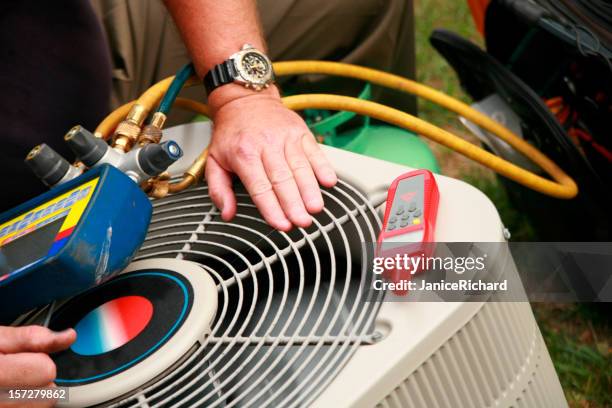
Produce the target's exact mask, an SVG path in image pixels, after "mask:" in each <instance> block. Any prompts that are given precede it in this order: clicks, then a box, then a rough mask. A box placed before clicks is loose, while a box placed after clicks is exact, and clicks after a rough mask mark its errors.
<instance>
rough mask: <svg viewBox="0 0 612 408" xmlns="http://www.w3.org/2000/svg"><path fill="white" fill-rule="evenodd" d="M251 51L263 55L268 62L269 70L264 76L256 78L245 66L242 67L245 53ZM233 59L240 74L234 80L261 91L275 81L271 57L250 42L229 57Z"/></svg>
mask: <svg viewBox="0 0 612 408" xmlns="http://www.w3.org/2000/svg"><path fill="white" fill-rule="evenodd" d="M250 53H256V54H258V55H259V56H261V57H262V58H263V59H264V60H265V61H266V62H267V64H268V72H267V73H266V75H265V76H264V77H263V78H254V77H252V76H251V75H249V74H248V73H247V72H246V71H245V70H244V68H243V67H242V59H243V58H244V56H245V55H247V54H250ZM229 59H230V60H232V62H233V64H234V69H235V70H236V73H237V74H238V75H237V76H236V77H235V78H234V81H235V82H237V83H240V84H242V85H244V86H245V87H246V88H252V89H254V90H256V91H261V90H262V89H264V88H267V87H269V86H270V84H271V83H274V70H273V69H272V61H270V58H268V56H267V55H266V54H264V53H263V52H261V51H259V50H258V49H257V48H255V47H253V46H252V45H250V44H245V45H244V46H243V47H242V49H241V50H240V51H238V52H237V53H234V54H232V55H231V56H230V58H229Z"/></svg>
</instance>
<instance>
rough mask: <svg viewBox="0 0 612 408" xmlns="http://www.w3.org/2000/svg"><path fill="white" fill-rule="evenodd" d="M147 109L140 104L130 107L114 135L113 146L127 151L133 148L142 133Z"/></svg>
mask: <svg viewBox="0 0 612 408" xmlns="http://www.w3.org/2000/svg"><path fill="white" fill-rule="evenodd" d="M147 114H148V111H147V109H146V108H145V107H144V106H142V105H139V104H135V105H134V106H132V109H130V111H129V113H128V114H127V116H126V117H125V119H124V120H123V121H122V122H121V123H119V125H117V129H115V134H114V135H113V147H116V148H119V149H120V150H123V151H124V152H127V151H128V150H130V149H131V148H132V146H133V145H134V143H136V141H137V140H138V136H139V135H140V127H141V126H142V124H143V122H144V121H145V119H146V117H147Z"/></svg>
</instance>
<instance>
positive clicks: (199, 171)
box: [185, 147, 208, 182]
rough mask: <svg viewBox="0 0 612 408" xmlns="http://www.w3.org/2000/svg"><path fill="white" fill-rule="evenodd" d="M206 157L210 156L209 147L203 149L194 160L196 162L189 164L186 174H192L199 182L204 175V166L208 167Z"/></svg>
mask: <svg viewBox="0 0 612 408" xmlns="http://www.w3.org/2000/svg"><path fill="white" fill-rule="evenodd" d="M206 158H208V147H207V148H206V149H204V150H202V153H200V155H199V156H198V157H197V159H195V160H194V162H193V163H192V164H191V166H189V168H188V169H187V171H186V172H185V175H187V174H188V175H190V176H192V177H193V178H194V179H195V181H196V182H197V181H198V180H200V179H201V178H202V177H203V176H204V168H205V167H206Z"/></svg>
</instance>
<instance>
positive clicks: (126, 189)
mask: <svg viewBox="0 0 612 408" xmlns="http://www.w3.org/2000/svg"><path fill="white" fill-rule="evenodd" d="M65 140H66V142H67V143H68V144H69V146H70V147H71V148H72V150H73V151H74V152H75V153H76V155H77V157H78V158H79V160H80V163H79V164H78V165H70V164H69V163H68V161H66V160H65V159H64V158H62V157H61V156H60V155H59V154H58V153H57V152H55V151H54V150H53V149H51V148H50V147H49V146H47V145H44V144H43V145H39V146H36V147H35V148H34V149H32V151H31V152H30V153H29V154H28V156H27V158H26V160H25V161H26V164H27V165H28V166H29V167H30V168H31V169H32V170H33V171H34V173H35V174H36V175H37V176H38V177H39V178H40V179H41V180H42V181H43V182H44V183H45V184H47V185H48V186H50V187H51V190H50V191H48V192H46V193H44V194H42V195H40V196H38V197H36V198H34V199H32V200H30V201H28V202H26V203H24V204H22V205H20V206H18V207H16V208H14V209H12V210H10V211H7V212H5V213H3V214H1V215H0V323H7V322H10V321H11V320H12V319H14V318H15V317H17V316H19V315H20V314H21V313H24V312H26V311H28V310H30V309H32V308H34V307H37V306H42V305H45V304H47V303H49V302H52V301H55V300H58V299H62V298H66V297H68V296H71V295H75V294H77V293H80V292H82V291H84V290H86V289H88V288H91V287H93V286H95V285H97V284H100V283H101V282H103V281H105V280H107V279H108V278H110V277H112V276H114V275H115V274H117V273H118V272H120V271H121V270H122V269H124V268H125V267H126V266H127V264H128V263H129V262H130V260H131V259H132V257H133V256H134V254H135V253H136V251H137V250H138V248H139V247H140V245H141V244H142V241H143V240H144V237H145V235H146V231H147V228H148V226H149V221H150V219H151V212H152V207H151V203H150V202H149V199H148V197H147V195H146V194H145V193H144V192H143V190H142V189H141V186H140V184H141V183H143V182H145V181H146V180H147V179H149V178H151V177H154V176H157V175H158V174H160V173H162V172H163V171H165V170H166V169H167V168H168V166H169V165H170V164H172V163H173V162H175V161H176V160H177V159H179V158H180V157H181V156H182V151H181V149H180V147H179V146H178V145H177V144H176V143H174V142H166V143H162V144H155V143H151V144H144V145H142V146H139V147H137V148H134V149H132V150H130V151H129V152H127V153H124V152H122V151H120V150H119V149H114V148H112V147H111V146H110V145H108V144H107V143H106V142H105V141H104V140H103V139H101V138H97V137H95V136H94V135H93V134H91V133H90V132H88V131H86V130H85V129H83V128H81V127H80V126H77V127H75V128H73V129H71V130H70V132H68V133H67V134H66V136H65ZM85 166H87V167H89V168H90V170H89V171H87V172H83V168H84V167H85Z"/></svg>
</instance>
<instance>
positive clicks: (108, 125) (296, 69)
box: [96, 61, 578, 199]
mask: <svg viewBox="0 0 612 408" xmlns="http://www.w3.org/2000/svg"><path fill="white" fill-rule="evenodd" d="M274 70H275V72H276V74H277V76H283V75H300V74H324V75H335V76H343V77H349V78H354V79H359V80H363V81H367V82H370V83H372V84H376V85H380V86H384V87H388V88H392V89H396V90H399V91H402V92H406V93H410V94H414V95H416V96H419V97H422V98H424V99H427V100H430V101H432V102H434V103H436V104H438V105H440V106H443V107H445V108H447V109H448V110H451V111H453V112H456V113H458V114H460V115H462V116H463V117H465V118H466V119H468V120H470V121H471V122H473V123H475V124H476V125H478V126H480V127H482V128H484V129H486V130H488V131H489V132H491V133H493V134H495V135H496V136H498V137H499V138H500V139H502V140H504V141H506V142H507V143H508V144H510V145H511V146H512V147H514V148H515V149H516V150H517V151H519V152H521V153H522V154H523V155H525V156H526V157H528V158H529V159H530V160H531V161H533V162H534V163H535V164H537V165H538V166H540V168H542V169H543V170H544V171H545V172H546V173H548V174H549V175H550V176H551V177H552V178H553V179H554V180H555V181H551V180H548V179H546V178H543V177H541V176H539V175H537V174H534V173H532V172H530V171H528V170H525V169H523V168H522V167H519V166H517V165H515V164H513V163H510V162H508V161H506V160H504V159H502V158H500V157H499V156H496V155H494V154H491V153H489V152H487V151H485V150H483V149H482V148H480V147H478V146H476V145H473V144H471V143H469V142H466V141H465V140H463V139H461V138H460V137H458V136H455V135H453V134H452V133H449V132H447V131H445V130H442V129H440V128H438V127H437V126H434V125H432V124H430V123H428V122H425V121H423V120H421V119H419V118H416V117H414V116H412V115H409V114H407V113H405V112H402V111H399V110H397V109H393V108H390V107H388V106H384V105H381V104H378V103H375V102H371V101H364V100H361V99H357V98H352V97H347V96H339V95H327V94H306V95H295V96H290V97H285V98H283V103H284V104H285V105H286V106H287V107H288V108H290V109H293V110H303V109H329V110H338V111H351V112H355V113H357V114H360V115H366V116H370V117H373V118H376V119H379V120H382V121H385V122H388V123H391V124H393V125H396V126H399V127H402V128H405V129H408V130H410V131H413V132H415V133H417V134H419V135H422V136H425V137H428V138H430V139H432V140H434V141H436V142H438V143H440V144H442V145H444V146H447V147H449V148H450V149H453V150H455V151H456V152H458V153H461V154H463V155H464V156H466V157H468V158H470V159H472V160H474V161H476V162H478V163H480V164H482V165H484V166H486V167H488V168H490V169H492V170H494V171H495V172H497V173H499V174H501V175H503V176H505V177H507V178H509V179H511V180H514V181H516V182H517V183H520V184H522V185H524V186H526V187H528V188H531V189H533V190H535V191H538V192H540V193H543V194H546V195H549V196H552V197H556V198H563V199H570V198H573V197H575V196H576V195H577V194H578V187H577V185H576V183H575V182H574V180H572V178H571V177H569V176H568V175H567V174H566V173H565V172H564V171H563V170H561V168H559V166H557V165H556V164H555V163H554V162H552V161H551V160H550V159H549V158H548V157H546V156H545V155H544V154H543V153H542V152H540V151H539V150H538V149H536V148H535V147H533V146H532V145H530V144H529V143H527V142H526V141H524V140H523V139H521V138H520V137H519V136H517V135H515V134H514V133H512V132H511V131H510V130H508V129H507V128H505V127H504V126H502V125H500V124H499V123H497V122H495V121H494V120H492V119H490V118H489V117H488V116H486V115H484V114H482V113H480V112H478V111H476V110H475V109H473V108H471V107H470V106H468V105H466V104H465V103H463V102H461V101H458V100H456V99H455V98H452V97H450V96H448V95H446V94H444V93H442V92H439V91H436V90H435V89H433V88H430V87H428V86H425V85H422V84H419V83H417V82H415V81H412V80H409V79H406V78H403V77H400V76H397V75H393V74H389V73H386V72H383V71H379V70H375V69H371V68H365V67H361V66H356V65H350V64H344V63H339V62H328V61H288V62H278V63H275V64H274ZM172 78H173V77H170V78H166V79H164V80H162V81H160V82H158V83H157V84H155V85H154V86H153V87H151V88H149V90H147V91H146V92H145V93H144V94H143V95H142V96H141V97H140V98H139V99H138V101H134V102H130V103H128V104H125V105H123V106H121V107H119V108H118V109H117V110H116V111H115V112H113V113H111V114H110V115H109V116H108V117H107V118H106V119H105V120H104V121H103V122H102V123H100V125H99V126H98V128H97V129H96V132H97V134H98V135H99V136H101V137H104V138H108V137H109V136H110V135H111V132H112V131H113V130H114V128H115V127H116V126H117V125H118V123H119V122H120V121H121V120H122V119H123V118H124V117H125V115H127V113H128V111H129V110H130V108H131V106H132V105H133V104H134V103H138V104H141V105H142V106H144V107H145V109H146V110H147V111H151V110H152V109H153V108H154V107H155V106H156V105H157V104H158V103H159V101H160V100H161V98H162V97H163V95H164V93H165V91H166V90H167V88H168V86H169V85H170V82H171V81H172ZM195 83H197V81H196V80H195V79H192V80H190V81H189V83H188V84H186V86H188V85H193V84H195ZM175 105H176V106H179V107H184V108H187V109H190V110H193V111H196V112H198V113H201V114H204V115H206V116H210V114H209V110H208V108H207V106H206V105H204V104H202V103H199V102H196V101H190V100H185V99H181V98H177V100H176V102H175Z"/></svg>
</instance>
